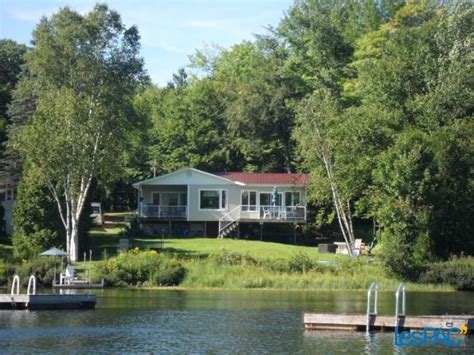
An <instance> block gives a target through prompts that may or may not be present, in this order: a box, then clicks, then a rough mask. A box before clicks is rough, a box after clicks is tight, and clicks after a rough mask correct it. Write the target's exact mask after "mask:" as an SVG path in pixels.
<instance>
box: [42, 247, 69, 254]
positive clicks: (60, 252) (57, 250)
mask: <svg viewBox="0 0 474 355" xmlns="http://www.w3.org/2000/svg"><path fill="white" fill-rule="evenodd" d="M40 255H41V256H67V253H66V252H65V251H64V250H61V249H58V248H51V249H48V250H46V251H44V252H42V253H41V254H40Z"/></svg>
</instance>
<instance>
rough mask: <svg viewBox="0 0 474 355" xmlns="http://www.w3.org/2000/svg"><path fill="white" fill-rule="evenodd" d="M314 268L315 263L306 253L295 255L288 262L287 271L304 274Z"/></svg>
mask: <svg viewBox="0 0 474 355" xmlns="http://www.w3.org/2000/svg"><path fill="white" fill-rule="evenodd" d="M315 267H316V263H315V262H314V261H313V260H311V258H310V257H309V255H308V254H306V253H298V254H295V255H293V256H292V257H291V259H290V260H289V261H288V269H289V271H291V272H301V273H305V272H307V271H309V270H311V269H314V268H315Z"/></svg>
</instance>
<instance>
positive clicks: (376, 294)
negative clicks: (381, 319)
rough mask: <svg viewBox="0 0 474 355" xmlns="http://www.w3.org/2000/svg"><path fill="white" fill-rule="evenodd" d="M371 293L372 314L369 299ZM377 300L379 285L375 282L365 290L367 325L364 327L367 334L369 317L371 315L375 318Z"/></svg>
mask: <svg viewBox="0 0 474 355" xmlns="http://www.w3.org/2000/svg"><path fill="white" fill-rule="evenodd" d="M372 292H374V293H375V294H374V296H375V299H374V312H373V313H372V312H371V311H370V304H371V302H370V299H371V297H372ZM378 298H379V285H378V283H377V282H375V281H374V282H372V284H371V285H370V287H369V289H368V290H367V325H366V326H365V331H366V332H367V333H368V332H369V330H370V316H371V315H372V314H373V315H374V316H377V301H378Z"/></svg>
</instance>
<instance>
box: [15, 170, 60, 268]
mask: <svg viewBox="0 0 474 355" xmlns="http://www.w3.org/2000/svg"><path fill="white" fill-rule="evenodd" d="M13 229H14V234H13V238H12V242H13V246H14V250H15V253H16V254H17V255H18V256H20V257H22V258H24V259H28V258H30V257H32V256H36V255H38V254H39V253H40V252H42V251H44V249H45V248H48V247H53V246H63V245H64V241H65V238H64V227H63V225H62V223H61V220H60V218H59V216H58V213H57V211H56V202H55V201H54V199H53V197H52V196H51V195H50V193H49V191H48V189H47V187H46V186H45V184H44V183H43V182H42V181H41V176H40V175H38V174H35V171H34V170H33V169H28V167H27V166H26V167H24V169H23V174H22V178H21V180H20V183H19V185H18V189H17V197H16V201H15V207H14V211H13Z"/></svg>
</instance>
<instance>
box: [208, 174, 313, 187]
mask: <svg viewBox="0 0 474 355" xmlns="http://www.w3.org/2000/svg"><path fill="white" fill-rule="evenodd" d="M216 175H218V176H221V177H224V178H226V179H229V180H232V181H238V182H242V183H244V184H248V185H251V184H256V185H306V184H307V183H308V181H309V175H308V174H287V173H238V172H234V173H232V172H229V173H217V174H216Z"/></svg>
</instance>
